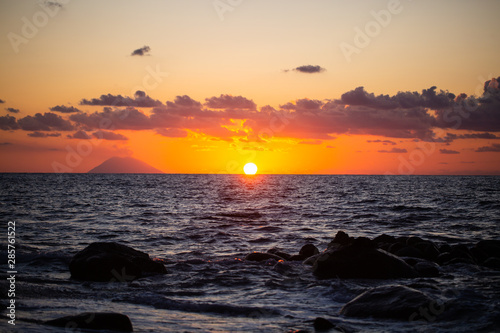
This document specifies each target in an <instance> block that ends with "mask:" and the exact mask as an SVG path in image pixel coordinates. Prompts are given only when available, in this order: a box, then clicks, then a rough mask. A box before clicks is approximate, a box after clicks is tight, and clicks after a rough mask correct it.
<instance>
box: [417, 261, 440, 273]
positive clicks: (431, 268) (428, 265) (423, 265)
mask: <svg viewBox="0 0 500 333" xmlns="http://www.w3.org/2000/svg"><path fill="white" fill-rule="evenodd" d="M413 268H414V269H415V270H416V271H417V273H418V275H420V276H422V277H436V276H439V266H438V265H436V264H435V263H433V262H431V261H420V262H418V263H416V264H415V266H413Z"/></svg>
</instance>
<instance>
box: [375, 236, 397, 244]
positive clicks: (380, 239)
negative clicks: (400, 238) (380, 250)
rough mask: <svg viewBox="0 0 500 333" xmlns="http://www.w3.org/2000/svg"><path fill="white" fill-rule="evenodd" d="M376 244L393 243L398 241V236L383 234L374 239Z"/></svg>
mask: <svg viewBox="0 0 500 333" xmlns="http://www.w3.org/2000/svg"><path fill="white" fill-rule="evenodd" d="M373 241H374V242H375V243H376V244H393V243H396V237H394V236H389V235H386V234H382V235H380V236H377V237H375V238H374V239H373Z"/></svg>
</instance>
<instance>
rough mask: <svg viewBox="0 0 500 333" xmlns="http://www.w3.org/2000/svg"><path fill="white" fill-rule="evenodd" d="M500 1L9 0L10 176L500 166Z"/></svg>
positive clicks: (478, 169)
mask: <svg viewBox="0 0 500 333" xmlns="http://www.w3.org/2000/svg"><path fill="white" fill-rule="evenodd" d="M499 12H500V2H499V1H485V0H480V1H475V2H472V1H462V0H458V1H457V0H455V1H452V0H443V1H427V0H420V1H409V0H401V1H395V0H389V1H375V0H374V1H363V2H361V1H356V2H353V1H351V2H346V1H336V0H329V1H326V0H325V1H323V0H316V1H299V0H286V1H285V0H276V1H268V0H251V1H250V0H232V1H229V0H183V1H168V0H164V1H152V0H147V1H123V0H122V1H115V0H111V1H94V0H85V1H83V0H64V1H62V0H59V1H55V0H54V1H30V0H26V1H7V0H0V22H1V23H0V32H1V34H0V35H1V36H2V38H1V39H0V59H1V61H0V73H2V74H1V76H0V154H1V155H0V156H1V162H0V172H87V171H89V170H90V169H92V168H94V167H95V166H97V165H99V164H100V163H102V162H103V161H105V160H106V159H108V158H110V157H113V156H131V157H134V158H137V159H140V160H142V161H144V162H146V163H148V164H150V165H152V166H153V167H155V168H158V169H160V170H162V171H164V172H168V173H242V172H243V169H242V168H243V165H244V164H245V163H247V162H254V163H255V164H257V165H258V167H259V173H278V174H282V173H298V174H500V167H499V166H500V90H499V86H498V79H499V77H500V71H499V69H500V57H499V56H498V55H499V52H500V43H499V41H500V21H499V20H498V13H499Z"/></svg>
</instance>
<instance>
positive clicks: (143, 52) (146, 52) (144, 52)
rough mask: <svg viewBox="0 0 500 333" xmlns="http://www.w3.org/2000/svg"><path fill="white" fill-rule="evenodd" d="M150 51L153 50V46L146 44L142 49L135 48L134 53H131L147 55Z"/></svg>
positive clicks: (133, 54)
mask: <svg viewBox="0 0 500 333" xmlns="http://www.w3.org/2000/svg"><path fill="white" fill-rule="evenodd" d="M149 51H151V48H150V47H149V46H147V45H144V46H143V47H141V48H140V49H137V50H134V51H133V52H132V54H130V55H131V56H145V55H149Z"/></svg>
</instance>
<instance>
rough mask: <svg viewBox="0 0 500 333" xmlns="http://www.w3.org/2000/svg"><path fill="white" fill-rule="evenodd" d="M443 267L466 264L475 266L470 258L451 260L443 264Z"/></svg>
mask: <svg viewBox="0 0 500 333" xmlns="http://www.w3.org/2000/svg"><path fill="white" fill-rule="evenodd" d="M444 264H445V265H453V264H467V265H475V264H476V263H475V262H474V260H472V259H470V258H460V257H459V258H453V259H451V260H450V261H447V262H445V263H444Z"/></svg>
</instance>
